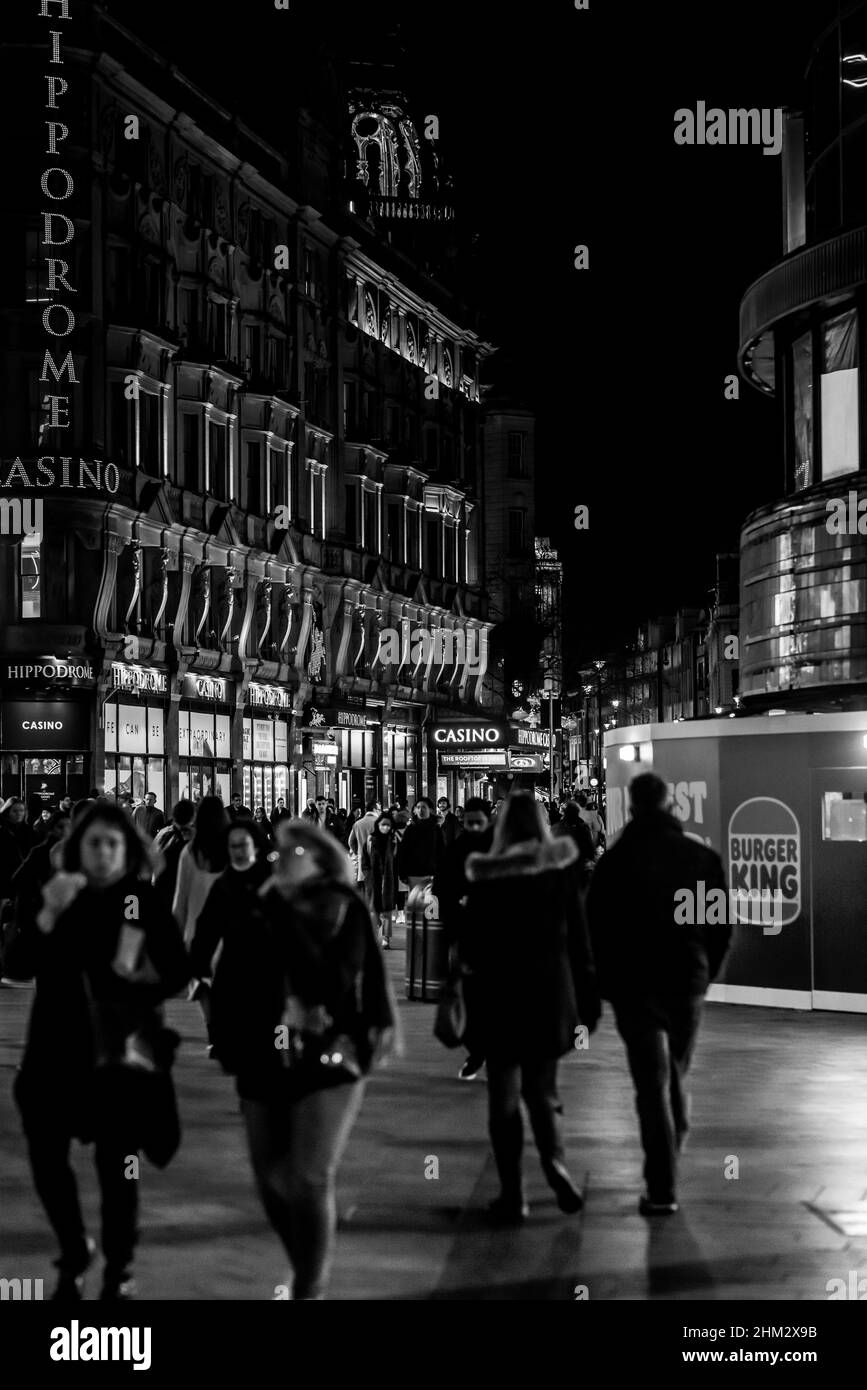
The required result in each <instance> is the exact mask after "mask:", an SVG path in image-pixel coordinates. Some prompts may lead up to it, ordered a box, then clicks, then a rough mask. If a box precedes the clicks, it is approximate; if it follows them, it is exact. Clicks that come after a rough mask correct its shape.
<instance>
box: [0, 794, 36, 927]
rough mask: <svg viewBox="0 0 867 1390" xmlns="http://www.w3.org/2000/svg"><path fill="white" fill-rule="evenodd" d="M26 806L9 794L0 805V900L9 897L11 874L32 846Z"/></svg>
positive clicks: (31, 832) (31, 833)
mask: <svg viewBox="0 0 867 1390" xmlns="http://www.w3.org/2000/svg"><path fill="white" fill-rule="evenodd" d="M26 818H27V807H26V806H25V805H24V802H23V801H22V800H21V798H20V797H17V796H10V797H9V799H8V801H4V803H3V805H2V807H0V902H2V901H3V900H4V899H5V898H9V897H11V894H10V891H9V889H10V886H11V883H12V876H13V874H14V873H15V872H16V871H17V870H18V869H19V868H20V867H21V865H22V864H23V863H24V860H25V859H26V858H27V856H28V854H29V853H30V851H31V849H32V848H33V831H32V829H31V828H30V826H29V825H28V824H27V819H26Z"/></svg>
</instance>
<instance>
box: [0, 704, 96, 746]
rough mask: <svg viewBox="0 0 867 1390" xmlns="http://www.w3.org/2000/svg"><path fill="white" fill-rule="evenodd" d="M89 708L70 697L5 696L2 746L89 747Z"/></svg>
mask: <svg viewBox="0 0 867 1390" xmlns="http://www.w3.org/2000/svg"><path fill="white" fill-rule="evenodd" d="M88 724H89V719H88V712H87V710H86V709H85V707H84V706H83V705H77V704H73V703H72V701H70V700H38V701H37V700H6V701H4V703H3V747H4V748H7V749H10V750H14V751H22V752H23V751H27V750H30V749H32V750H33V751H39V752H42V751H45V750H51V749H62V748H69V749H80V748H87V747H88V745H89V742H90V739H89V734H88Z"/></svg>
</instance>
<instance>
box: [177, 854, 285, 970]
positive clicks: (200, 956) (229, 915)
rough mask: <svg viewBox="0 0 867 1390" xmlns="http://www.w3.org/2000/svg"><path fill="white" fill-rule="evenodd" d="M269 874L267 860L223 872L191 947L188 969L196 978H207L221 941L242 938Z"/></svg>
mask: <svg viewBox="0 0 867 1390" xmlns="http://www.w3.org/2000/svg"><path fill="white" fill-rule="evenodd" d="M269 872H270V866H269V864H268V862H267V860H257V862H256V863H255V864H253V865H251V867H250V868H249V869H244V870H239V869H233V868H232V867H231V865H230V866H229V868H228V869H224V870H223V872H222V873H221V874H220V877H219V878H218V879H217V881H216V883H215V884H214V886H213V887H212V889H211V891H210V893H209V894H208V896H207V899H206V901H205V906H204V907H203V908H202V910H201V912H200V913H199V916H198V920H197V922H196V930H195V934H194V936H193V940H192V943H191V945H190V970H191V971H192V974H193V977H194V978H195V979H199V980H201V979H208V978H210V976H211V974H212V967H211V963H212V961H213V958H214V956H215V954H216V951H217V947H218V946H219V944H220V942H221V941H223V942H225V940H226V939H227V938H228V936H229V935H230V934H233V933H239V934H240V936H241V938H242V940H241V941H239V942H238V950H239V951H241V950H243V937H244V934H245V933H246V931H247V929H248V927H249V925H250V922H251V920H252V918H253V916H254V915H255V914H256V913H257V911H258V907H259V889H260V888H261V887H262V884H263V883H264V882H265V879H266V878H267V877H268V874H269Z"/></svg>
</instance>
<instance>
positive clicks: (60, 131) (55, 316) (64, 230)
mask: <svg viewBox="0 0 867 1390" xmlns="http://www.w3.org/2000/svg"><path fill="white" fill-rule="evenodd" d="M39 17H40V19H47V20H49V21H50V22H56V21H60V20H68V19H70V18H71V16H70V13H69V0H40V6H39ZM62 38H63V31H62V30H60V29H50V30H49V31H48V58H47V64H48V66H49V67H51V68H56V67H62V66H63V65H64V63H63V58H62V56H61V40H62ZM43 80H44V81H45V83H46V88H47V90H46V93H45V98H46V100H45V109H46V110H47V111H48V112H49V113H50V114H49V116H48V118H47V119H46V121H45V126H46V127H47V130H46V140H47V149H46V150H45V153H46V154H48V155H57V154H58V145H59V144H60V143H61V142H62V141H64V140H67V139H68V138H69V127H68V126H67V125H65V124H64V122H63V121H61V120H58V119H56V118H55V116H54V113H55V112H59V111H60V110H61V106H60V102H61V100H62V98H63V97H64V96H65V95H66V94H67V92H68V90H69V84H68V82H67V81H66V78H65V77H61V76H60V74H59V73H57V72H47V73H45V75H44V79H43ZM40 189H41V191H42V194H43V197H45V198H47V199H49V201H50V203H62V202H65V201H66V200H67V199H69V198H71V197H72V195H73V193H74V191H75V183H74V180H73V177H72V175H71V174H70V173H69V171H68V170H67V169H63V168H61V167H60V166H59V165H52V166H50V167H48V168H46V169H44V170H43V173H42V177H41V179H40ZM41 216H42V235H41V247H40V250H41V249H42V248H43V247H45V248H47V247H55V246H57V247H59V246H64V247H66V246H69V245H71V243H72V241H73V240H74V238H75V224H74V223H73V221H72V218H71V217H68V216H67V215H66V213H65V212H58V211H53V210H51V208H49V209H47V210H43V212H42V214H41ZM55 232H56V233H57V234H58V235H57V236H55V235H54V233H55ZM67 254H69V253H68V252H67ZM45 260H46V264H47V267H48V280H47V286H46V288H47V291H48V294H49V295H52V296H53V295H56V293H57V292H58V290H65V291H66V292H67V293H68V294H73V295H74V294H77V293H78V291H77V290H76V288H75V286H74V285H71V284H70V283H69V280H68V279H67V276H68V275H69V263H68V261H65V260H64V259H63V258H62V257H60V256H56V257H55V256H52V255H50V254H49V255H46V257H45ZM42 327H43V329H44V330H45V332H46V333H47V334H48V335H49V346H47V347H46V349H45V356H44V358H43V360H42V372H41V373H40V377H39V380H40V381H41V382H42V381H44V382H49V381H50V379H51V378H52V377H53V379H54V388H55V391H57V390H58V388H59V386H60V383H61V381H62V380H63V378H64V377H65V378H66V382H67V384H71V385H76V386H77V385H79V384H80V383H79V381H78V378H77V376H76V375H75V364H74V362H73V358H72V349H71V348H70V347H69V346H68V344H67V351H66V356H65V357H64V358H63V360H62V361H61V362H60V364H59V365H58V364H57V362H56V361H55V358H54V353H55V352H56V351H58V348H61V349H62V346H63V345H62V344H58V343H55V342H54V341H53V340H54V339H57V338H59V339H63V338H69V336H70V334H71V333H73V332H74V330H75V314H74V312H73V310H72V309H71V308H70V307H69V305H68V304H64V303H62V302H60V301H59V300H58V299H56V298H52V299H51V300H50V302H49V303H48V304H46V305H45V308H44V310H43V312H42ZM58 355H59V354H58ZM42 405H43V407H44V408H45V409H46V410H47V412H48V418H47V419H44V420H42V422H41V424H40V428H39V440H38V441H37V442H38V444H40V445H41V442H42V434H43V432H44V430H46V429H61V430H63V429H69V428H70V423H71V422H70V418H69V396H68V395H66V396H63V395H60V394H54V393H53V392H52V391H51V388H50V387H49V391H48V392H47V393H46V395H45V396H44V397H43V400H42ZM37 452H38V449H37Z"/></svg>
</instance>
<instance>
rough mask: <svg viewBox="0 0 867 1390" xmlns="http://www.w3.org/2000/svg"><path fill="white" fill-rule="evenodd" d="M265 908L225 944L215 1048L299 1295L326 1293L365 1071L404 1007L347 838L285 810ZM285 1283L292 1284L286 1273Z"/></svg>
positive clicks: (389, 1042)
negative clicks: (342, 1168) (338, 1188)
mask: <svg viewBox="0 0 867 1390" xmlns="http://www.w3.org/2000/svg"><path fill="white" fill-rule="evenodd" d="M276 838H277V848H278V851H279V859H278V861H277V867H276V872H275V874H274V876H273V878H271V879H270V880H269V881H268V882H267V883H266V884H265V885H264V886H263V888H262V889H261V893H260V904H261V911H260V914H259V916H258V919H257V920H256V921H254V922H251V924H250V929H249V931H247V932H245V933H244V934H243V935H242V934H240V933H234V934H230V935H229V936H227V937H226V939H225V942H224V948H223V954H222V956H221V958H220V961H219V963H218V965H217V968H216V971H215V975H214V981H213V989H212V995H211V1038H212V1042H213V1049H214V1055H215V1056H216V1058H217V1060H218V1061H219V1062H220V1063H221V1064H222V1066H223V1068H224V1070H226V1071H227V1072H229V1073H231V1074H234V1076H235V1077H236V1086H237V1090H238V1095H239V1097H240V1101H241V1113H242V1115H243V1118H244V1124H245V1126H246V1130H247V1140H248V1144H249V1150H250V1160H251V1163H252V1167H253V1174H254V1177H255V1181H256V1186H257V1188H258V1191H259V1195H260V1198H261V1201H262V1205H263V1207H264V1209H265V1213H266V1215H267V1217H268V1219H269V1221H270V1223H271V1226H272V1227H273V1229H274V1231H275V1233H276V1234H277V1236H278V1237H279V1238H280V1240H281V1241H282V1243H283V1246H284V1248H285V1250H286V1254H287V1255H288V1257H289V1260H290V1263H291V1266H292V1274H291V1278H290V1282H291V1285H292V1296H293V1298H294V1299H298V1300H320V1299H323V1298H324V1297H325V1292H326V1289H327V1285H328V1278H329V1273H330V1269H331V1264H332V1261H333V1257H334V1245H335V1231H336V1224H337V1221H336V1218H337V1210H336V1196H335V1182H336V1176H337V1170H338V1168H339V1165H340V1160H341V1158H342V1155H343V1152H344V1150H345V1148H346V1145H347V1143H348V1140H349V1136H350V1134H351V1131H352V1127H353V1125H354V1123H355V1120H356V1118H357V1116H358V1113H359V1110H360V1108H361V1103H362V1100H363V1097H364V1088H365V1082H366V1077H367V1075H368V1073H369V1072H370V1070H371V1068H372V1067H373V1065H374V1064H375V1062H376V1061H377V1060H378V1059H379V1058H380V1057H382V1056H384V1055H385V1054H386V1053H387V1052H388V1051H389V1050H391V1049H392V1048H393V1046H394V1044H395V1031H396V1027H397V1011H396V1008H395V1004H394V1000H393V997H392V994H391V990H390V988H389V985H388V981H387V979H386V975H385V968H384V963H383V958H382V953H381V952H380V950H379V946H378V943H377V940H376V934H375V931H374V927H373V921H372V919H371V915H370V911H369V909H368V907H367V905H366V903H365V902H364V900H363V898H362V897H361V895H360V893H359V892H358V891H357V889H356V886H355V880H354V874H353V869H352V866H351V864H350V861H349V859H348V857H347V855H346V852H345V850H343V849H342V848H341V846H340V845H339V844H338V843H337V841H336V840H335V838H334V836H333V835H329V834H328V833H326V832H325V831H324V830H321V829H319V828H318V827H317V826H315V825H313V824H311V823H309V822H306V821H302V820H293V821H281V822H280V824H279V825H278V827H277V831H276ZM287 1287H288V1285H287Z"/></svg>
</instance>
